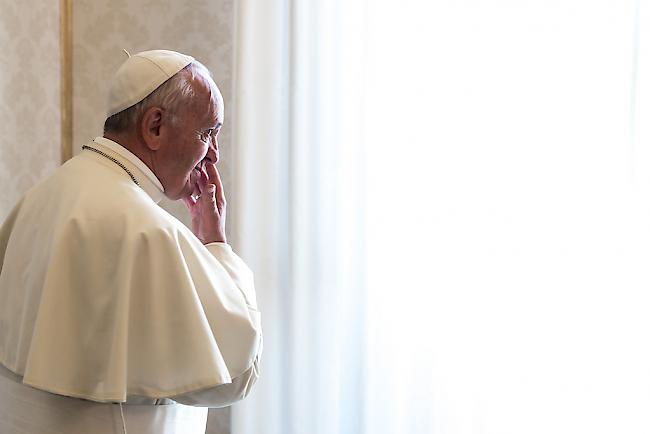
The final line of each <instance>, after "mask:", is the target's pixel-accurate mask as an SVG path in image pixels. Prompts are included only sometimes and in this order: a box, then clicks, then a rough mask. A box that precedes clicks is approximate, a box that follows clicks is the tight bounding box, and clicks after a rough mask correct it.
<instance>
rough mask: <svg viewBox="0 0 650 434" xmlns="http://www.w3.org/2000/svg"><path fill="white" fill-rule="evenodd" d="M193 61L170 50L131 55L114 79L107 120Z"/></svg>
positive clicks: (139, 99) (109, 94) (110, 90)
mask: <svg viewBox="0 0 650 434" xmlns="http://www.w3.org/2000/svg"><path fill="white" fill-rule="evenodd" d="M193 61H194V58H193V57H192V56H187V55H185V54H181V53H177V52H176V51H170V50H150V51H143V52H141V53H137V54H134V55H132V56H129V58H128V59H127V60H126V61H125V62H124V63H123V64H122V66H120V68H119V69H118V70H117V72H116V73H115V75H114V76H113V78H112V80H111V84H110V89H109V91H108V109H107V111H106V117H107V118H109V117H111V116H113V115H114V114H116V113H119V112H121V111H122V110H124V109H127V108H129V107H131V106H132V105H134V104H137V103H139V102H140V101H142V100H143V99H145V98H146V97H147V96H149V95H150V94H151V93H152V92H153V91H154V90H156V89H157V88H158V87H159V86H160V85H161V84H163V83H164V82H166V81H167V80H169V79H170V78H171V77H172V76H173V75H174V74H176V73H177V72H178V71H180V70H181V69H183V68H185V67H186V66H187V65H189V64H190V63H191V62H193Z"/></svg>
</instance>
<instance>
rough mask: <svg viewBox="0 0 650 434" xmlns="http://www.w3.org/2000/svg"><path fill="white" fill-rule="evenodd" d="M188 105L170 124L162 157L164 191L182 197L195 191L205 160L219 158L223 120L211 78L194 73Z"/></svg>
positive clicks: (205, 174)
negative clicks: (194, 77)
mask: <svg viewBox="0 0 650 434" xmlns="http://www.w3.org/2000/svg"><path fill="white" fill-rule="evenodd" d="M192 85H193V88H194V92H195V96H194V98H193V99H192V103H191V105H190V106H189V107H188V108H187V109H186V110H183V111H182V113H178V114H177V115H176V117H177V118H176V122H175V123H174V124H173V125H171V126H170V128H169V130H170V134H169V137H168V138H169V140H168V143H166V146H165V149H164V150H162V149H161V151H163V152H164V155H163V156H162V157H163V158H164V166H165V170H164V177H163V178H164V179H161V180H160V181H161V183H162V184H163V187H164V188H165V195H166V196H167V197H168V198H170V199H172V200H177V199H182V198H186V197H188V196H190V195H198V194H199V180H200V179H201V177H205V179H207V172H206V170H205V168H206V165H207V164H216V163H217V162H218V161H219V142H218V140H217V136H218V134H219V131H220V129H221V125H222V123H223V98H222V97H221V93H220V92H219V89H218V88H217V86H216V85H215V84H214V83H213V82H211V80H208V79H204V78H202V77H197V78H196V79H195V80H194V82H193V83H192Z"/></svg>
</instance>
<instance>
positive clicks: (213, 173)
mask: <svg viewBox="0 0 650 434" xmlns="http://www.w3.org/2000/svg"><path fill="white" fill-rule="evenodd" d="M206 170H207V172H208V177H209V178H210V181H211V182H212V183H213V184H214V185H215V187H216V193H215V195H216V200H217V204H218V205H219V209H221V208H222V207H223V205H224V204H225V203H226V196H225V194H224V191H223V183H222V182H221V176H220V175H219V171H218V170H217V166H216V165H214V164H208V165H206Z"/></svg>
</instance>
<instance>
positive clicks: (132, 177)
mask: <svg viewBox="0 0 650 434" xmlns="http://www.w3.org/2000/svg"><path fill="white" fill-rule="evenodd" d="M81 149H88V150H89V151H92V152H95V153H97V154H99V155H101V156H102V157H106V158H108V159H109V160H111V161H112V162H113V163H115V164H117V165H118V166H120V167H121V168H122V169H123V170H124V171H125V172H126V173H127V174H128V175H129V176H130V177H131V179H132V180H133V182H135V185H137V186H138V187H140V188H142V186H141V185H140V183H139V182H138V180H137V179H136V178H135V176H133V173H131V171H130V170H129V169H128V168H127V167H126V166H125V165H124V164H123V163H122V162H121V161H119V160H117V159H115V158H113V157H111V156H110V155H108V154H107V153H105V152H102V151H100V150H99V149H95V148H93V147H92V146H88V145H83V146H82V147H81Z"/></svg>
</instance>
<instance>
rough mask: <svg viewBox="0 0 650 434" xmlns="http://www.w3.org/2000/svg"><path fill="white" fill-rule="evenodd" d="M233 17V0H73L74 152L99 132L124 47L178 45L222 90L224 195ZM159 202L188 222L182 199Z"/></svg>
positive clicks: (229, 163) (229, 173) (227, 169)
mask: <svg viewBox="0 0 650 434" xmlns="http://www.w3.org/2000/svg"><path fill="white" fill-rule="evenodd" d="M233 20H234V16H233V0H185V1H183V2H179V1H174V0H129V1H127V0H75V2H74V9H73V22H74V29H73V33H74V37H73V38H74V49H73V59H74V71H73V75H74V78H73V82H74V98H73V105H74V108H73V111H74V116H73V119H74V126H73V129H74V137H73V144H74V145H73V153H74V154H76V153H78V152H79V150H80V149H81V145H83V144H84V143H85V142H87V141H88V140H91V139H92V138H94V137H95V136H98V135H101V134H102V128H103V125H104V120H105V107H106V106H105V102H106V93H107V90H108V80H109V79H110V77H111V76H112V74H113V73H114V72H115V71H116V70H117V68H118V67H119V66H120V65H121V64H122V62H123V61H124V60H125V59H126V54H124V52H123V51H122V49H123V48H124V49H126V50H127V51H129V52H130V53H137V52H139V51H144V50H151V49H169V50H175V51H180V52H182V53H186V54H189V55H191V56H193V57H194V58H196V59H197V60H199V61H200V62H202V63H203V64H205V65H206V66H207V67H208V69H210V71H211V72H212V75H213V77H214V79H215V82H216V83H217V85H218V86H219V88H220V89H221V92H222V94H223V96H224V100H225V105H226V119H225V123H224V127H223V128H222V130H221V133H220V134H219V139H220V140H219V146H220V150H221V152H220V156H221V162H220V163H219V170H220V173H221V177H222V180H223V182H224V185H225V189H226V194H227V199H228V194H229V192H230V190H231V189H230V186H231V179H232V167H233V164H232V152H230V149H231V127H230V124H229V120H230V119H229V113H230V106H231V98H232V79H231V78H232V63H233V62H232V48H233V45H232V41H233ZM162 206H163V208H165V209H167V210H168V211H170V212H171V213H172V214H174V215H176V216H177V217H179V218H180V219H181V220H182V221H184V222H185V223H186V224H187V223H188V222H189V216H188V213H187V211H186V209H185V207H184V206H183V204H181V203H180V202H179V203H174V202H171V201H167V200H165V201H164V202H163V203H162ZM230 226H231V225H230V223H229V224H228V229H230ZM228 232H230V230H229V231H228ZM229 238H230V237H229Z"/></svg>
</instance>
